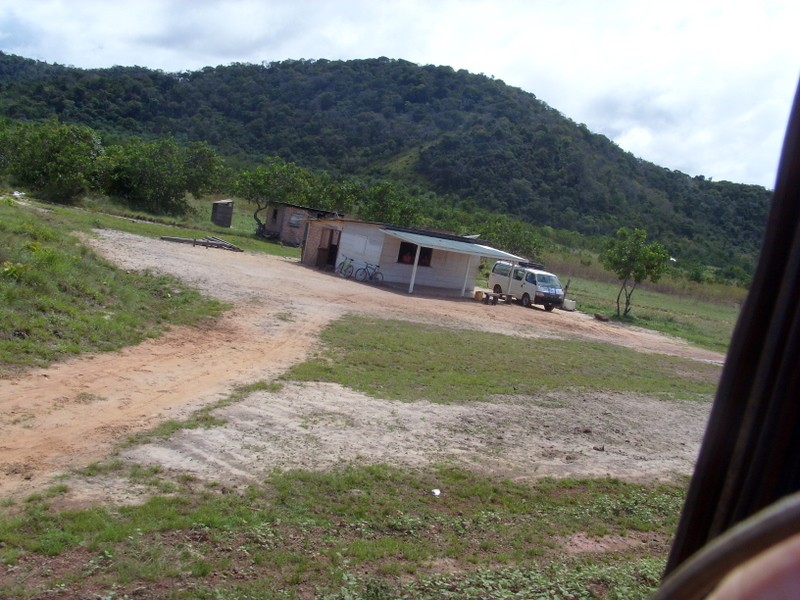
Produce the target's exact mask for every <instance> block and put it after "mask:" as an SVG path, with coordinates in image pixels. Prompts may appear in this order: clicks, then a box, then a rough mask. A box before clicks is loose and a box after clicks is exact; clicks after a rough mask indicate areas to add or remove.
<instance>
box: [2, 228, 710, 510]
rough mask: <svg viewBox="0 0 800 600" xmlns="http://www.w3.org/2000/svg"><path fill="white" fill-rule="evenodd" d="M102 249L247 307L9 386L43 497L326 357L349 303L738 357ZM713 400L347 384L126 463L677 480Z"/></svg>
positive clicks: (201, 252) (235, 267)
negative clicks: (413, 396) (454, 402)
mask: <svg viewBox="0 0 800 600" xmlns="http://www.w3.org/2000/svg"><path fill="white" fill-rule="evenodd" d="M88 243H90V244H91V245H92V246H93V247H94V248H95V250H97V251H98V252H99V253H100V254H102V255H104V256H106V257H108V258H109V259H111V260H112V261H114V262H115V263H117V264H118V265H119V266H121V267H122V268H126V269H133V270H138V269H151V270H158V271H163V272H167V273H171V274H173V275H176V276H178V277H180V278H182V279H183V280H185V281H186V282H187V283H189V284H191V285H193V286H195V287H197V288H199V289H201V290H203V291H204V292H206V293H208V294H210V295H213V296H216V297H218V298H220V299H223V300H226V301H228V302H230V303H232V305H233V307H234V308H233V309H232V310H231V311H229V312H228V313H226V314H225V315H224V316H223V317H222V318H220V319H219V321H218V322H217V324H216V325H214V326H213V327H209V328H205V329H196V328H187V327H177V328H174V329H173V330H172V331H170V332H169V333H167V334H166V335H164V336H163V337H161V338H159V339H156V340H149V341H147V342H144V343H142V344H140V345H138V346H136V347H131V348H127V349H125V350H122V351H119V352H113V353H108V354H102V355H92V356H81V357H78V358H75V359H72V360H69V361H66V362H64V363H61V364H59V365H56V366H53V367H51V368H48V369H43V370H35V371H30V372H28V373H26V374H25V375H24V376H22V377H19V378H16V379H13V380H2V381H0V475H2V478H1V479H0V496H1V497H7V496H19V495H23V494H27V493H30V492H33V491H37V490H41V489H42V488H43V487H45V486H46V485H48V484H49V483H50V482H51V481H52V478H53V476H54V475H56V474H58V473H64V472H69V471H70V470H72V469H75V468H80V467H82V466H85V465H87V464H89V463H91V462H93V461H98V460H102V459H103V458H105V457H107V456H108V453H109V452H110V451H111V449H112V448H113V446H114V445H115V444H116V443H117V442H118V441H120V440H121V439H124V438H125V436H126V435H127V434H130V433H133V432H135V431H140V430H145V429H149V428H152V427H153V426H155V425H156V424H158V423H159V422H162V421H164V420H166V419H174V418H180V417H183V416H185V415H187V414H189V413H190V412H191V411H193V410H195V409H197V408H199V407H200V406H203V405H207V404H209V403H212V402H214V401H215V400H218V399H221V398H224V397H226V396H227V395H229V394H230V392H231V391H232V389H233V388H234V387H235V386H237V385H240V384H245V383H251V382H254V381H259V380H265V379H266V380H269V379H272V378H274V377H276V376H277V375H279V374H280V373H282V372H283V371H285V370H286V369H287V368H288V367H289V366H291V365H293V364H296V363H297V362H299V361H302V360H303V359H304V358H306V357H307V356H308V355H309V353H310V352H312V351H313V350H314V348H315V345H316V343H317V339H318V334H319V333H320V331H321V330H322V329H323V328H324V327H325V326H326V325H327V324H328V323H330V322H331V321H333V320H335V319H337V318H339V317H340V316H342V315H344V314H348V313H359V314H368V315H376V316H380V317H384V318H398V319H406V320H413V321H417V322H422V323H435V324H443V325H447V326H450V327H463V328H469V329H477V330H483V331H489V332H496V333H500V334H507V335H517V336H520V335H521V336H526V337H531V338H533V337H543V336H547V337H568V336H569V337H577V338H583V339H592V340H601V341H605V342H610V343H614V344H621V345H625V346H627V347H629V348H634V349H637V350H640V351H642V352H657V353H665V354H671V355H676V356H682V357H687V358H691V359H696V360H703V361H714V362H719V363H721V362H722V360H723V357H722V356H721V355H719V354H716V353H713V352H708V351H704V350H699V349H696V348H692V347H690V346H689V345H687V344H685V343H683V342H681V341H680V340H675V339H671V338H668V337H665V336H661V335H658V334H656V333H653V332H649V331H645V330H639V329H635V328H627V327H622V326H618V325H615V324H610V323H601V322H599V321H596V320H594V319H593V318H591V317H590V316H588V315H584V314H581V313H579V312H574V313H569V312H560V311H554V312H553V313H545V312H544V311H541V310H533V311H531V310H526V309H523V308H521V307H519V306H516V305H498V306H486V305H483V304H481V303H479V302H475V301H474V300H471V299H464V300H455V299H446V298H435V297H420V296H416V295H414V296H409V295H408V294H406V293H404V292H403V291H394V290H391V289H387V288H374V287H370V286H366V285H363V284H359V283H356V282H354V281H350V280H343V279H340V278H338V277H335V276H333V275H330V274H327V273H321V272H319V271H317V270H315V269H310V268H307V267H304V266H302V265H300V264H299V262H298V261H297V260H294V259H288V258H278V257H270V256H264V255H256V254H249V253H231V252H226V251H222V250H214V249H205V248H197V247H192V246H187V245H182V244H174V243H170V242H164V241H154V240H152V239H146V238H141V237H138V236H133V235H129V234H123V233H120V232H112V231H101V232H98V234H97V237H95V238H92V239H90V240H88ZM708 408H709V407H708V406H707V405H698V404H697V403H678V402H669V403H665V402H663V401H659V400H656V399H653V398H641V397H632V396H626V395H619V394H617V395H607V396H602V397H598V396H596V395H594V396H592V397H577V396H574V395H572V396H567V395H563V394H562V395H551V396H548V397H546V398H539V399H536V400H535V401H534V400H532V399H529V398H528V399H524V398H507V399H497V402H493V403H491V404H485V405H484V404H478V405H473V404H470V405H464V406H456V407H453V406H438V405H431V404H427V403H414V404H402V403H398V402H391V401H384V400H376V399H372V398H365V397H363V396H361V395H359V394H357V393H354V392H352V391H351V390H347V389H343V388H339V387H337V386H332V385H330V384H324V385H310V384H306V385H290V386H287V387H286V388H285V389H284V390H282V391H281V392H279V393H277V394H268V393H266V392H259V393H255V394H252V395H251V396H250V397H248V398H247V399H246V400H244V401H243V402H240V403H237V404H236V405H235V406H231V407H228V408H226V409H220V410H221V413H220V416H223V417H224V418H226V419H227V420H228V424H227V425H225V426H223V427H218V428H215V429H212V430H209V431H206V430H195V431H184V432H180V433H178V434H176V435H174V436H173V437H172V438H171V439H170V440H168V441H166V442H163V443H159V444H148V445H144V446H139V447H136V448H134V449H131V450H127V451H125V452H124V453H123V454H122V458H123V459H130V460H136V461H139V462H142V463H145V464H148V463H155V464H159V465H161V466H164V467H167V468H176V469H182V470H186V471H190V472H193V473H195V474H196V475H198V476H199V477H205V478H212V479H214V480H217V481H226V482H230V483H233V484H236V483H239V482H247V481H255V480H258V479H259V477H261V475H262V473H264V472H266V471H269V470H270V469H272V468H274V467H284V468H290V467H304V468H325V467H326V466H329V465H331V464H335V463H337V462H341V461H348V460H355V459H358V460H375V461H383V462H392V463H396V464H409V465H424V464H428V463H432V462H442V461H447V460H450V461H457V462H459V463H463V464H468V465H470V466H472V467H474V468H481V469H484V470H488V471H492V472H498V473H503V474H504V475H508V476H511V477H517V478H524V477H534V476H540V475H543V474H553V475H565V474H571V475H598V474H603V475H605V474H609V475H614V476H620V477H628V478H642V477H644V478H648V479H653V478H667V477H671V476H673V475H674V474H675V473H689V472H690V471H691V468H692V465H693V462H694V458H695V455H696V452H697V449H698V444H699V440H700V437H701V435H702V431H703V427H704V425H705V421H706V418H707V414H708ZM69 485H70V489H71V490H72V492H71V493H72V494H74V495H76V496H82V497H84V498H94V497H96V498H97V499H99V500H108V499H111V500H115V499H116V500H125V499H126V496H130V495H131V494H135V492H134V491H132V490H130V489H129V488H127V487H126V488H125V489H124V490H123V489H121V488H115V486H114V484H113V483H111V482H109V481H105V482H103V483H101V484H98V483H97V480H91V481H90V480H86V481H83V480H81V478H73V480H71V483H70V484H69ZM98 486H99V487H98Z"/></svg>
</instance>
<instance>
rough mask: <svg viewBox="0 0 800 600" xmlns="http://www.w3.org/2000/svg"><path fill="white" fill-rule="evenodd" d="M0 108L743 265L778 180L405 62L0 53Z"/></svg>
mask: <svg viewBox="0 0 800 600" xmlns="http://www.w3.org/2000/svg"><path fill="white" fill-rule="evenodd" d="M0 115H4V116H6V117H9V118H11V119H24V120H40V119H45V118H48V117H52V116H57V117H58V118H59V119H60V120H61V121H64V122H69V123H82V124H86V125H89V126H90V127H92V128H93V129H95V130H96V131H98V132H100V133H101V134H102V135H104V136H106V137H107V139H108V138H110V139H115V140H119V139H120V137H121V136H125V135H129V134H135V135H140V136H164V135H173V136H175V138H176V139H178V140H179V141H180V140H205V141H207V142H208V143H210V144H211V145H212V146H214V147H215V148H216V149H217V150H218V151H219V152H220V153H221V154H223V155H225V156H228V157H235V158H236V159H237V160H239V161H244V162H246V161H251V160H253V161H255V160H260V158H262V157H263V156H266V155H277V156H280V157H282V158H283V159H285V160H289V161H293V162H296V163H298V164H300V165H302V166H305V167H311V168H319V169H326V170H329V171H332V172H336V173H346V174H358V175H375V176H379V177H383V178H398V179H402V180H405V181H407V182H410V183H413V184H415V185H418V186H420V187H422V188H424V189H429V190H433V191H435V192H436V193H437V194H439V195H441V196H445V197H449V198H452V199H453V200H454V201H457V202H461V203H462V204H463V205H465V206H469V205H471V204H470V203H474V204H475V205H478V206H482V207H486V208H489V209H492V210H495V211H502V212H507V213H511V214H514V215H518V216H520V217H522V218H524V219H525V220H527V221H530V222H533V223H537V224H542V225H551V226H553V227H557V228H566V229H570V230H577V231H580V232H582V233H587V234H610V233H612V232H613V231H614V230H615V229H616V228H618V227H620V226H623V225H627V226H640V227H644V228H646V229H647V230H648V232H649V233H650V236H651V238H655V239H658V240H659V241H662V242H664V243H666V244H667V245H668V247H669V248H670V250H671V251H672V252H673V254H675V255H676V256H685V257H693V258H695V259H700V260H703V261H704V262H709V263H711V264H718V265H720V264H724V263H725V262H726V261H734V262H735V263H736V264H740V265H741V266H743V267H745V268H748V266H750V265H752V261H753V260H754V258H755V256H756V254H757V250H758V247H759V245H760V243H761V237H762V234H763V229H764V225H765V222H766V214H767V210H768V206H769V201H770V197H771V192H770V191H768V190H766V189H764V188H763V187H760V186H753V185H741V184H733V183H730V182H724V181H721V182H715V181H710V180H708V179H706V178H704V177H689V176H687V175H685V174H682V173H679V172H675V171H670V170H668V169H664V168H662V167H659V166H657V165H654V164H652V163H648V162H645V161H643V160H640V159H637V158H636V157H634V156H633V155H631V154H630V153H628V152H625V151H623V150H621V149H620V148H619V147H617V146H616V145H615V144H614V143H613V142H611V141H610V140H609V139H608V138H606V137H605V136H602V135H598V134H595V133H592V132H591V131H589V130H588V129H587V128H586V126H584V125H579V124H576V123H575V122H573V121H571V120H570V119H568V118H566V117H565V116H564V115H562V114H561V113H559V112H558V111H557V110H555V109H554V108H552V107H550V106H548V105H547V104H545V103H544V102H542V101H540V100H538V99H537V98H536V96H535V95H533V94H531V93H528V92H524V91H522V90H520V89H518V88H514V87H511V86H508V85H506V84H504V83H503V82H502V81H499V80H496V79H492V78H489V77H486V76H484V75H475V74H471V73H468V72H466V71H463V70H462V71H455V70H453V69H452V68H449V67H435V66H419V65H416V64H413V63H410V62H406V61H403V60H393V59H387V58H377V59H370V60H356V61H328V60H316V61H305V60H301V61H294V60H289V61H284V62H280V63H268V64H266V63H265V64H260V65H254V64H232V65H229V66H220V67H207V68H205V69H202V70H199V71H194V72H184V73H177V74H171V73H164V72H161V71H155V70H150V69H145V68H141V67H113V68H110V69H100V70H83V69H76V68H72V67H64V66H58V65H51V64H47V63H43V62H38V61H33V60H29V59H25V58H21V57H16V56H11V55H6V54H3V53H0Z"/></svg>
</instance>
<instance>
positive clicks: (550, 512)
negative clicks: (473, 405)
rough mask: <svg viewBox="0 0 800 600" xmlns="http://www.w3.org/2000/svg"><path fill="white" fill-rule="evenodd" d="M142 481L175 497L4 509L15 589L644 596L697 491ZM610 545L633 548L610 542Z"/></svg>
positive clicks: (447, 472)
mask: <svg viewBox="0 0 800 600" xmlns="http://www.w3.org/2000/svg"><path fill="white" fill-rule="evenodd" d="M111 468H116V469H122V468H126V467H123V466H121V465H119V464H117V465H112V467H111ZM95 470H96V471H98V472H102V470H103V469H101V468H96V469H95ZM129 476H130V478H131V481H132V482H137V483H142V482H145V483H147V484H149V485H150V486H152V487H153V489H154V490H167V491H169V494H164V493H163V491H162V493H160V494H157V495H155V496H153V497H152V498H150V499H149V500H148V501H146V502H145V503H143V504H141V505H137V506H120V507H96V508H93V509H88V510H77V511H76V510H71V511H56V510H51V509H50V508H49V507H50V505H51V504H53V503H57V502H58V497H59V495H60V494H62V493H63V492H64V491H65V490H64V489H63V488H61V487H56V488H53V489H51V490H50V491H48V492H46V493H44V494H41V495H38V496H36V497H31V498H29V499H28V500H27V501H26V502H25V503H24V505H23V506H20V507H17V514H16V515H15V516H9V517H5V518H2V519H1V520H0V540H2V542H3V544H2V547H0V559H1V560H2V565H0V569H2V570H3V571H2V572H3V577H2V578H0V582H2V583H0V593H2V595H3V597H4V598H29V597H34V596H35V597H41V596H42V595H44V596H46V597H53V598H68V597H83V598H91V597H98V598H100V597H114V598H116V597H119V598H125V597H135V596H136V595H137V594H141V592H142V591H145V590H146V595H147V597H148V598H215V599H219V598H224V599H245V598H259V599H271V598H310V597H315V598H328V599H341V600H344V599H372V600H375V599H389V598H431V599H434V598H435V599H438V598H459V599H469V598H475V599H479V598H480V599H484V598H501V597H519V598H534V597H536V598H570V597H572V598H644V597H646V596H647V595H648V594H649V592H650V591H651V590H652V589H654V587H655V586H656V585H657V584H658V580H659V577H660V574H661V570H662V569H663V562H664V555H665V552H666V549H667V547H668V543H669V539H670V536H671V533H672V531H673V530H674V528H675V525H676V519H677V515H678V513H679V510H680V506H681V502H682V501H683V495H684V490H683V488H682V487H681V486H671V485H653V486H648V485H640V484H631V483H625V482H622V481H618V480H613V479H600V480H562V481H555V480H539V481H537V482H536V483H534V484H531V485H529V484H516V483H513V482H511V481H507V480H494V479H490V478H486V477H481V476H477V475H475V474H474V473H471V472H467V471H463V470H460V469H455V468H451V467H444V466H442V467H440V468H435V469H431V470H426V471H414V472H412V471H408V470H404V469H399V468H395V467H390V466H387V465H371V466H351V467H343V468H341V469H338V470H335V471H332V472H327V473H311V472H304V471H290V472H283V473H275V474H273V475H271V476H270V477H268V478H267V479H266V480H265V481H264V483H263V485H259V486H251V487H248V488H247V489H244V490H230V489H225V488H224V487H222V486H219V485H214V484H213V483H212V484H208V483H202V482H199V481H195V480H193V479H192V478H191V477H179V478H177V479H173V480H170V479H169V478H168V475H167V474H165V473H160V472H158V470H157V469H149V470H148V469H130V472H129ZM433 489H439V490H441V493H440V495H438V496H436V495H434V494H433V493H432V492H431V490H433ZM4 510H5V511H6V512H9V508H8V507H7V508H6V509H4ZM607 540H614V543H615V544H617V546H618V548H619V549H618V550H617V551H613V552H608V551H601V549H602V544H603V542H604V541H607ZM570 548H574V549H578V548H580V549H581V550H583V551H570ZM592 549H594V550H592Z"/></svg>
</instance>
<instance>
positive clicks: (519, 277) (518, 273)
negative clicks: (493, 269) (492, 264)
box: [514, 269, 525, 281]
mask: <svg viewBox="0 0 800 600" xmlns="http://www.w3.org/2000/svg"><path fill="white" fill-rule="evenodd" d="M523 275H525V271H523V270H522V269H514V279H516V280H517V281H522V277H523Z"/></svg>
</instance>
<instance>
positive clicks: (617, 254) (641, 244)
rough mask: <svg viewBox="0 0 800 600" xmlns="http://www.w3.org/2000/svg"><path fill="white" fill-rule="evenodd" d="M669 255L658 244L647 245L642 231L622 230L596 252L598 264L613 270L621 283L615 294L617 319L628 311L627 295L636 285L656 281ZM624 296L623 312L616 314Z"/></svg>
mask: <svg viewBox="0 0 800 600" xmlns="http://www.w3.org/2000/svg"><path fill="white" fill-rule="evenodd" d="M668 260H669V253H668V252H667V249H666V248H665V247H664V246H663V245H661V244H659V243H658V242H651V243H649V244H648V243H647V232H646V231H645V230H644V229H633V230H631V229H628V228H627V227H622V228H621V229H619V230H618V231H617V235H616V237H615V238H613V239H611V240H609V242H608V244H607V245H606V247H605V248H604V249H603V251H602V252H601V253H600V262H601V263H602V265H603V266H604V267H605V268H606V269H608V270H609V271H613V272H614V273H616V274H617V276H618V277H619V278H620V280H621V281H622V286H621V287H620V290H619V293H618V294H617V316H618V317H619V316H627V315H628V313H630V312H631V296H633V292H634V290H635V289H636V286H637V285H639V284H640V283H642V282H643V281H646V280H648V279H649V280H650V281H653V282H656V281H658V280H659V279H660V278H661V275H662V274H663V273H664V270H665V269H666V268H667V262H668ZM623 294H625V311H624V312H623V313H622V315H620V307H619V301H620V298H621V297H622V295H623Z"/></svg>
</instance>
